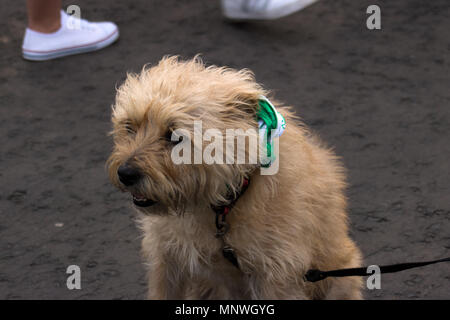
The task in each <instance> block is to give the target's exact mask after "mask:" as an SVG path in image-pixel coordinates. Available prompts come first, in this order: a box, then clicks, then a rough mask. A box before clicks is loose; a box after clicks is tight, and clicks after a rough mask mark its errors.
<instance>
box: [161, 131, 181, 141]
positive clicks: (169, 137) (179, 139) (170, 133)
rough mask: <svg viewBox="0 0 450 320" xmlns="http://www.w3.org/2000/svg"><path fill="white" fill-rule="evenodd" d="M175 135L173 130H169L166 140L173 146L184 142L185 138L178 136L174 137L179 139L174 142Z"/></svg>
mask: <svg viewBox="0 0 450 320" xmlns="http://www.w3.org/2000/svg"><path fill="white" fill-rule="evenodd" d="M173 135H174V133H173V130H172V129H171V130H167V132H166V134H165V135H164V139H165V140H166V141H167V142H169V143H171V144H177V143H180V142H181V141H183V136H180V137H178V136H177V135H174V137H176V138H177V139H175V141H173V140H172V136H173Z"/></svg>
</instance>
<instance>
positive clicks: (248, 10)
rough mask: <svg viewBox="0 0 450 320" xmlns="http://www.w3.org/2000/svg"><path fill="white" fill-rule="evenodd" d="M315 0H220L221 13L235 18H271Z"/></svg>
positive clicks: (287, 13) (276, 17) (307, 4)
mask: <svg viewBox="0 0 450 320" xmlns="http://www.w3.org/2000/svg"><path fill="white" fill-rule="evenodd" d="M316 1H317V0H221V3H222V12H223V15H224V16H225V17H226V18H228V19H235V20H272V19H278V18H281V17H284V16H287V15H290V14H291V13H294V12H296V11H298V10H301V9H303V8H305V7H307V6H309V5H310V4H313V3H314V2H316Z"/></svg>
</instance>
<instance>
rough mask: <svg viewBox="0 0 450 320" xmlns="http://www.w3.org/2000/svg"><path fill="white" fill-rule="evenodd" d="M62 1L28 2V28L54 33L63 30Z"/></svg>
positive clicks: (29, 0)
mask: <svg viewBox="0 0 450 320" xmlns="http://www.w3.org/2000/svg"><path fill="white" fill-rule="evenodd" d="M61 7H62V4H61V0H27V10H28V28H30V29H31V30H34V31H38V32H42V33H52V32H55V31H58V30H59V28H61V17H60V10H61Z"/></svg>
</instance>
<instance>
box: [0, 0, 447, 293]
mask: <svg viewBox="0 0 450 320" xmlns="http://www.w3.org/2000/svg"><path fill="white" fill-rule="evenodd" d="M373 3H374V1H366V0H359V1H356V0H322V1H319V2H318V3H317V4H315V5H313V6H311V7H309V8H307V9H305V10H303V11H301V12H299V13H297V14H294V15H292V16H290V17H287V18H284V19H281V20H278V21H272V22H258V23H241V24H230V23H227V22H226V21H224V20H223V19H222V16H221V12H220V7H219V2H218V1H206V0H205V1H174V0H151V1H144V0H135V1H114V2H113V1H108V2H107V1H100V0H95V1H93V0H92V1H87V0H86V1H83V0H80V1H78V2H76V4H78V5H79V6H80V7H81V9H82V15H83V17H85V18H87V19H90V20H112V21H115V22H116V23H117V24H118V25H119V27H120V32H121V39H120V41H119V42H118V43H116V44H115V45H113V46H112V47H110V48H108V49H105V50H102V51H99V52H96V53H92V54H85V55H79V56H74V57H70V58H64V59H60V60H55V61H50V62H44V63H31V62H26V61H24V60H22V59H21V51H20V47H21V41H22V36H23V32H24V28H25V26H26V11H25V5H24V1H9V2H8V3H6V2H3V3H2V4H1V10H0V120H1V124H0V146H1V152H0V164H1V165H0V182H1V183H0V211H1V212H0V298H2V299H142V298H144V297H145V291H146V284H145V282H146V280H145V274H144V267H143V264H142V261H141V259H140V256H139V249H140V235H139V232H138V230H137V228H136V226H135V223H134V218H135V217H134V214H133V211H132V210H131V203H130V199H129V197H128V196H127V195H124V194H121V193H120V192H118V191H116V190H115V189H114V188H113V187H112V186H111V185H110V183H109V181H108V178H107V175H106V171H105V168H104V166H105V161H106V159H107V157H108V155H109V152H110V150H111V147H112V141H111V138H110V137H109V136H108V135H107V133H108V131H109V130H110V129H111V125H110V106H111V104H112V103H113V101H114V94H115V87H116V86H117V85H118V84H120V83H121V82H122V81H123V79H124V77H125V74H126V72H127V71H134V72H137V71H139V70H140V69H141V68H142V66H143V65H144V64H146V63H151V64H154V63H156V62H157V61H158V60H159V59H160V58H161V57H162V56H164V55H166V54H179V55H181V56H183V57H186V58H189V57H192V56H193V55H195V54H196V53H202V54H203V57H204V60H205V61H206V62H208V63H210V64H218V65H227V66H231V67H235V68H250V69H251V70H253V71H254V72H255V74H256V78H257V80H258V81H259V82H261V83H263V84H264V85H265V87H267V88H270V89H273V92H274V93H275V96H276V97H277V98H278V99H280V100H283V101H285V102H286V103H288V104H291V105H294V106H295V107H296V109H297V111H298V113H299V114H300V115H301V117H302V118H303V119H304V121H305V123H306V124H307V125H309V126H310V127H311V128H312V129H313V130H315V131H316V132H317V133H318V134H319V135H320V136H321V137H322V138H323V140H325V141H326V142H327V143H328V144H329V145H330V146H333V147H334V148H335V150H336V152H337V153H338V154H339V155H340V156H342V159H343V162H344V163H345V166H346V167H347V169H348V176H349V184H350V185H349V189H348V197H349V202H350V210H349V211H350V218H351V222H352V225H351V227H352V236H353V238H354V239H355V240H356V242H357V243H358V244H359V246H360V247H361V249H362V251H363V253H364V257H365V262H366V263H367V264H389V263H396V262H403V261H415V260H419V261H420V260H427V259H435V258H443V257H445V256H450V236H449V234H450V233H449V230H450V183H449V181H450V179H449V178H450V166H449V159H450V143H449V138H450V90H449V83H450V41H449V40H450V36H449V34H450V3H449V1H448V0H433V1H419V0H396V1H376V4H378V5H379V6H380V7H381V17H382V30H378V31H370V30H368V29H367V28H366V26H365V22H366V18H367V14H366V13H365V11H366V8H367V6H368V5H370V4H373ZM69 4H73V2H72V3H67V2H66V3H65V5H69ZM61 224H63V225H62V226H61ZM71 264H76V265H79V266H80V267H81V270H82V289H81V290H72V291H70V290H68V289H67V288H66V277H67V275H66V273H65V271H66V268H67V266H69V265H71ZM381 286H382V288H381V290H372V291H370V290H365V293H364V294H365V297H366V298H367V299H450V266H449V264H440V265H434V266H429V267H424V268H421V269H414V270H410V271H405V272H402V273H400V274H395V275H385V276H383V277H382V283H381Z"/></svg>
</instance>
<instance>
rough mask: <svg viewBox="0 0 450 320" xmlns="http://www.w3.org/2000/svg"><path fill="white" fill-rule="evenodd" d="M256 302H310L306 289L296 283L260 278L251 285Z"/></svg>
mask: <svg viewBox="0 0 450 320" xmlns="http://www.w3.org/2000/svg"><path fill="white" fill-rule="evenodd" d="M251 288H252V290H251V293H252V294H251V298H252V299H254V300H309V298H308V296H307V295H306V293H305V291H304V288H303V287H302V286H300V285H298V284H297V283H296V282H295V281H292V282H291V281H286V280H285V279H283V280H282V279H274V278H273V277H271V278H269V277H261V278H260V277H258V278H257V279H253V281H252V284H251Z"/></svg>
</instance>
